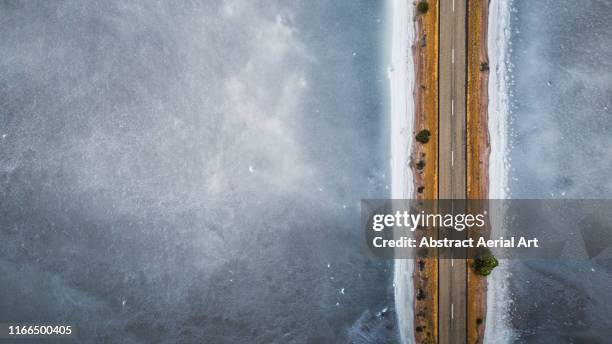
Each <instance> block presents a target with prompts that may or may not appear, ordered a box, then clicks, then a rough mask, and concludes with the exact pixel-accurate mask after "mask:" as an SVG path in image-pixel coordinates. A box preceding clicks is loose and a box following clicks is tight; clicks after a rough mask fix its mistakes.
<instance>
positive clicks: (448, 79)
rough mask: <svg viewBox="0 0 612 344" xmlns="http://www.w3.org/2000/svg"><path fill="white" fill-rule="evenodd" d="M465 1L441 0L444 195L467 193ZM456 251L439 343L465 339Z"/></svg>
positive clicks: (446, 278)
mask: <svg viewBox="0 0 612 344" xmlns="http://www.w3.org/2000/svg"><path fill="white" fill-rule="evenodd" d="M466 6H467V0H441V1H440V20H439V22H440V24H439V25H440V48H439V49H440V51H439V61H440V62H439V63H440V65H439V68H440V70H439V152H438V154H439V155H438V159H439V185H438V187H439V198H440V199H465V198H466V61H467V59H466V58H467V57H466V34H467V33H466ZM454 210H455V212H459V211H460V209H456V208H455V209H454ZM452 256H461V255H460V254H459V252H457V251H456V250H455V251H447V252H444V253H442V256H441V257H440V260H439V262H438V263H439V289H438V300H439V305H438V338H439V343H440V344H445V343H453V344H461V343H466V342H467V328H466V317H467V308H466V306H467V305H466V301H467V264H466V261H465V259H450V257H452ZM444 258H449V259H444Z"/></svg>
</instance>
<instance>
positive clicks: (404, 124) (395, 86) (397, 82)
mask: <svg viewBox="0 0 612 344" xmlns="http://www.w3.org/2000/svg"><path fill="white" fill-rule="evenodd" d="M412 4H413V3H412V1H409V0H392V1H391V3H390V6H389V10H390V11H391V13H388V15H389V16H391V17H390V18H392V23H391V25H392V39H391V61H390V63H391V65H390V66H389V68H388V77H389V88H390V105H391V112H390V114H391V150H392V151H391V198H394V199H406V198H411V197H412V193H413V185H412V173H411V171H410V168H409V167H408V162H409V158H410V150H411V142H412V138H411V136H412V131H413V123H414V99H413V97H412V92H413V87H414V82H415V80H414V61H413V58H412V49H411V46H412V42H413V41H414V31H415V30H414V22H413V20H412V18H413V11H414V7H413V5H412ZM412 269H413V265H412V262H411V261H409V260H403V259H400V260H396V261H395V266H394V270H395V271H394V286H395V308H396V311H397V322H398V326H399V332H400V338H401V342H402V343H403V344H405V343H413V342H414V332H413V311H412V309H413V295H412Z"/></svg>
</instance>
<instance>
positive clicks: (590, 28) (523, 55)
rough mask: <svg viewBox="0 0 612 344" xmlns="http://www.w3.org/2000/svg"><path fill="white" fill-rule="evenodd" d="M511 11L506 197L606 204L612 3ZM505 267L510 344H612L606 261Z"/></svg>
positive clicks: (611, 182) (518, 5) (610, 161)
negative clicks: (601, 201) (509, 298)
mask: <svg viewBox="0 0 612 344" xmlns="http://www.w3.org/2000/svg"><path fill="white" fill-rule="evenodd" d="M512 8H513V12H512V15H511V18H512V23H511V29H512V39H511V44H512V46H511V47H512V52H511V54H510V62H511V63H512V64H513V67H514V69H513V71H512V73H511V74H512V76H513V80H512V81H513V82H514V85H513V86H512V87H511V92H512V93H513V95H512V97H511V99H512V108H511V114H510V125H509V127H510V131H511V132H510V134H511V139H510V157H511V158H512V163H511V166H512V169H511V171H510V173H509V179H510V182H509V184H510V185H509V186H510V193H511V196H512V198H610V197H612V179H610V173H609V171H610V169H611V168H612V153H611V152H612V140H611V138H612V135H610V134H611V133H612V104H611V103H612V75H611V74H610V71H611V70H612V59H610V56H611V55H612V35H610V32H611V26H610V23H611V22H610V18H612V1H607V0H606V1H604V0H590V1H566V0H554V1H553V0H546V1H522V0H515V1H513V2H512ZM611 230H612V229H611ZM510 270H511V272H512V273H513V275H512V277H511V278H510V284H511V288H510V289H511V293H512V299H513V303H512V304H511V306H510V308H511V316H512V319H513V320H512V324H511V326H512V327H513V328H514V329H515V332H516V334H517V338H516V340H517V342H521V343H610V342H612V339H611V338H612V330H611V329H612V288H611V287H610V286H612V262H610V261H609V260H598V259H597V258H595V259H593V260H591V261H571V260H570V261H515V262H512V263H511V268H510Z"/></svg>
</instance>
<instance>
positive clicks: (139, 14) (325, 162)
mask: <svg viewBox="0 0 612 344" xmlns="http://www.w3.org/2000/svg"><path fill="white" fill-rule="evenodd" d="M384 30H385V21H384V8H383V2H378V1H366V0H362V1H323V0H317V1H250V0H248V1H247V0H227V1H223V2H221V1H160V2H153V1H129V2H125V1H61V2H60V1H43V2H41V1H3V2H2V3H0V32H2V34H0V103H1V106H0V214H1V215H0V237H1V240H0V289H1V292H0V323H7V322H18V323H24V322H25V323H28V322H44V323H64V324H66V323H67V324H73V325H74V326H75V327H76V329H77V333H78V341H79V342H82V343H101V342H109V343H348V342H350V343H393V342H396V340H397V336H396V328H395V327H394V323H395V320H394V315H393V314H394V313H393V295H392V292H393V290H392V287H391V285H390V284H391V279H392V276H391V274H392V269H391V266H390V263H388V262H384V261H372V260H369V259H368V258H366V256H365V255H364V254H363V252H362V250H361V238H360V232H359V231H358V221H359V215H358V210H359V208H358V207H359V200H360V199H361V198H386V197H388V194H389V191H388V184H389V180H388V175H389V174H388V159H389V154H388V152H389V149H388V144H387V139H386V137H387V134H386V133H387V131H388V127H387V126H388V123H387V120H386V118H387V110H386V104H385V99H386V97H387V90H386V87H387V80H386V75H385V66H384V63H383V62H384V61H383V59H384V56H383V54H382V53H381V51H382V49H381V44H382V42H384V39H383V35H384V32H383V31H384ZM387 307H388V311H387V312H382V313H381V311H382V310H383V309H385V308H387Z"/></svg>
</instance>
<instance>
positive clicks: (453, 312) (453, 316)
mask: <svg viewBox="0 0 612 344" xmlns="http://www.w3.org/2000/svg"><path fill="white" fill-rule="evenodd" d="M453 306H454V305H453V304H452V303H451V319H454V318H455V307H453Z"/></svg>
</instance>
